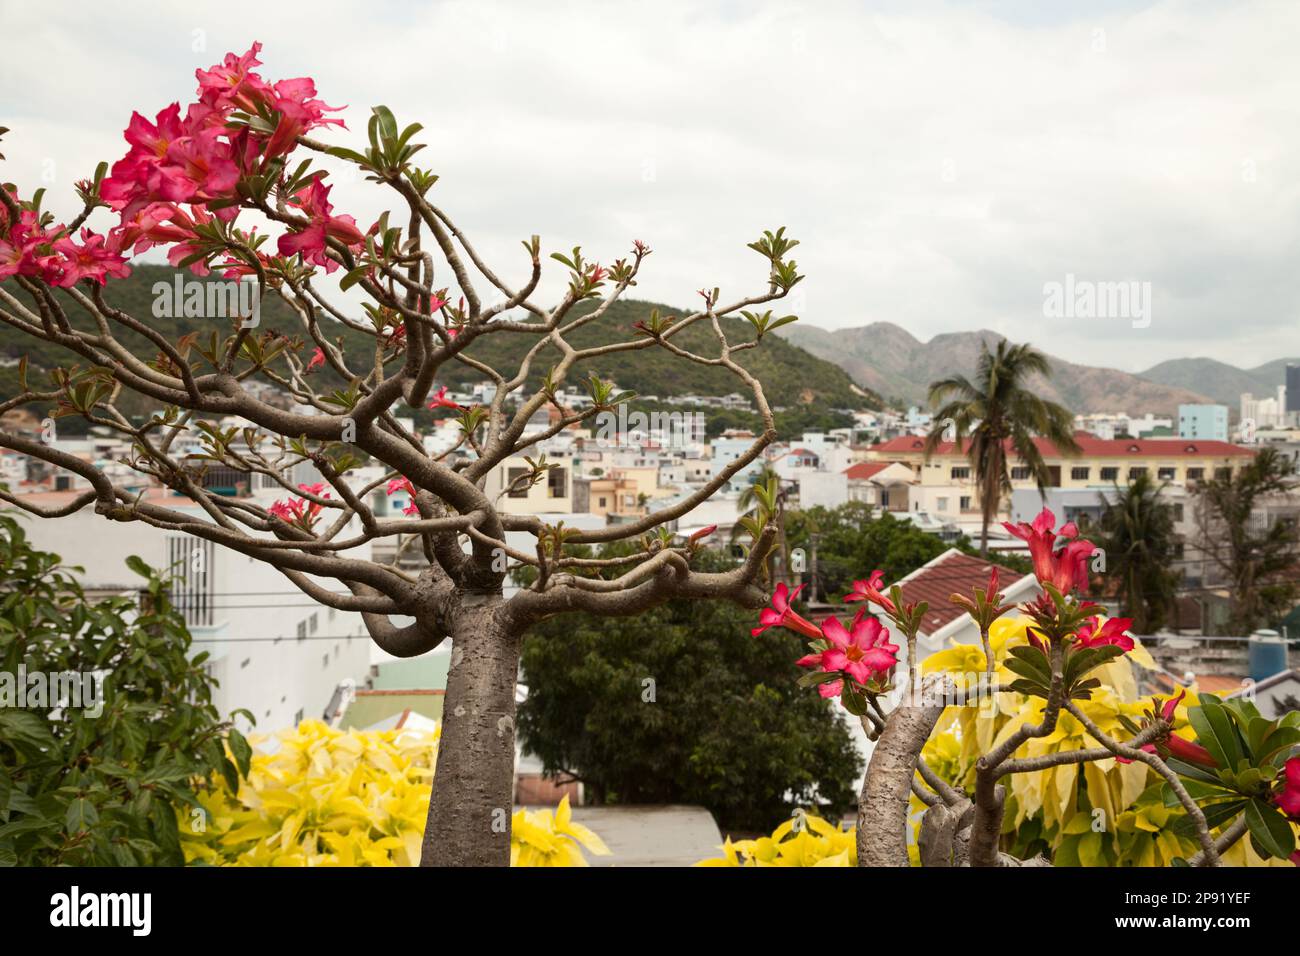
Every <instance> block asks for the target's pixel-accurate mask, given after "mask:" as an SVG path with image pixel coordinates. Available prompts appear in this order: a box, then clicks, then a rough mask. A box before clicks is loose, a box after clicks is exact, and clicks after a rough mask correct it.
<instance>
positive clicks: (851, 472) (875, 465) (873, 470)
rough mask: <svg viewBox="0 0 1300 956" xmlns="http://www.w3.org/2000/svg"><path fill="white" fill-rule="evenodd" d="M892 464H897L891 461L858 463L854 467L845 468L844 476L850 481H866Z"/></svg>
mask: <svg viewBox="0 0 1300 956" xmlns="http://www.w3.org/2000/svg"><path fill="white" fill-rule="evenodd" d="M893 464H897V463H896V462H892V461H860V462H858V463H857V464H856V465H850V466H849V467H848V468H845V469H844V474H846V475H848V477H849V480H850V481H866V480H867V479H868V478H870V477H871V476H872V475H876V474H879V473H880V472H882V471H884V470H885V469H886V468H888V467H889V466H890V465H893Z"/></svg>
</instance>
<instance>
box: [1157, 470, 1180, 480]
mask: <svg viewBox="0 0 1300 956" xmlns="http://www.w3.org/2000/svg"><path fill="white" fill-rule="evenodd" d="M1177 474H1178V469H1177V468H1158V469H1156V477H1157V478H1159V479H1160V480H1161V481H1173V480H1174V478H1175V476H1177Z"/></svg>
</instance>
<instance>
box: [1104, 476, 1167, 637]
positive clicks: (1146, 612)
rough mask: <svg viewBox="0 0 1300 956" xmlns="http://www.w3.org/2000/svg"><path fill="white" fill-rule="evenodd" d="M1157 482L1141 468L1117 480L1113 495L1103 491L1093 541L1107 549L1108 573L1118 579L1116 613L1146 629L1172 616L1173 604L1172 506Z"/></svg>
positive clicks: (1136, 628)
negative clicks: (1109, 496)
mask: <svg viewBox="0 0 1300 956" xmlns="http://www.w3.org/2000/svg"><path fill="white" fill-rule="evenodd" d="M1166 487H1167V483H1166V484H1159V485H1157V484H1156V483H1155V481H1154V479H1152V478H1151V476H1150V475H1149V474H1147V473H1146V472H1139V473H1138V475H1137V477H1135V478H1134V479H1133V480H1132V481H1130V482H1129V484H1128V487H1127V488H1120V487H1118V486H1116V493H1115V495H1114V500H1113V501H1109V502H1108V501H1107V500H1106V498H1105V496H1104V495H1103V496H1102V497H1101V503H1102V506H1103V508H1104V509H1105V510H1104V511H1103V512H1102V514H1101V522H1100V529H1099V530H1100V532H1101V533H1100V535H1098V538H1099V540H1098V541H1097V543H1098V544H1099V545H1100V546H1101V548H1102V550H1103V551H1104V552H1105V555H1106V576H1107V578H1108V579H1109V580H1113V581H1117V582H1118V584H1119V606H1120V614H1122V615H1123V616H1125V617H1131V618H1132V619H1133V630H1134V632H1135V633H1138V634H1150V633H1151V632H1152V631H1154V630H1156V629H1157V628H1159V627H1160V626H1161V625H1162V624H1164V623H1165V621H1166V620H1167V619H1168V618H1169V617H1170V615H1171V613H1172V611H1173V607H1174V588H1175V586H1176V584H1177V582H1178V575H1177V573H1176V572H1174V571H1171V570H1170V569H1169V566H1170V564H1171V563H1172V562H1173V560H1174V544H1175V541H1174V509H1173V507H1172V506H1171V505H1170V504H1169V503H1168V502H1166V501H1164V500H1163V499H1162V497H1161V493H1162V492H1163V491H1164V489H1165V488H1166Z"/></svg>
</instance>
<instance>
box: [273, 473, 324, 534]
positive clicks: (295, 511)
mask: <svg viewBox="0 0 1300 956" xmlns="http://www.w3.org/2000/svg"><path fill="white" fill-rule="evenodd" d="M298 490H299V491H305V492H306V493H307V494H309V495H315V496H316V497H318V498H328V497H329V492H327V491H325V483H324V482H321V481H318V482H316V484H314V485H299V486H298ZM322 507H323V506H322V505H320V504H317V503H316V502H314V501H308V500H307V499H306V498H290V499H289V500H288V501H276V502H275V503H274V504H273V505H271V507H270V508H269V509H268V510H269V511H270V512H271V514H273V515H274V516H275V517H277V518H279V519H280V520H281V521H285V522H288V523H289V524H296V525H298V526H299V527H300V528H303V529H305V530H308V531H310V530H311V528H312V525H314V524H315V523H316V517H317V516H318V515H319V514H320V512H321V508H322Z"/></svg>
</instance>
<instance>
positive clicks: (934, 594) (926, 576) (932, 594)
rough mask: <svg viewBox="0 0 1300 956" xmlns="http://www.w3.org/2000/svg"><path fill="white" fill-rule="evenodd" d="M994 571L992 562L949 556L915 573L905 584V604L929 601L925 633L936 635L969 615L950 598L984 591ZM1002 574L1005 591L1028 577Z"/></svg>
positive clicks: (923, 625) (957, 554) (955, 554)
mask: <svg viewBox="0 0 1300 956" xmlns="http://www.w3.org/2000/svg"><path fill="white" fill-rule="evenodd" d="M992 567H993V565H992V564H990V563H989V562H988V561H984V560H982V559H981V558H976V557H972V556H970V555H969V554H962V553H961V552H960V551H949V552H946V553H945V554H942V555H940V556H939V557H938V558H936V559H935V560H934V562H933V563H932V564H930V565H929V566H928V567H924V568H921V569H920V570H918V571H914V572H912V576H911V577H910V578H908V579H907V580H906V581H903V582H901V584H902V587H903V600H905V601H908V602H914V601H925V602H926V603H927V604H929V605H930V608H929V610H927V611H926V612H925V617H924V618H923V619H922V622H921V630H922V631H923V632H924V633H926V634H933V633H934V632H935V631H937V630H939V628H941V627H944V626H945V625H947V624H950V623H952V622H953V621H955V620H957V618H959V617H961V616H962V615H963V614H965V613H966V612H965V610H963V609H962V608H960V607H958V606H957V605H956V604H953V603H952V602H950V601H949V600H948V598H949V596H950V595H952V594H953V593H957V594H960V593H962V592H969V591H970V589H971V588H974V587H984V586H985V585H986V584H988V582H989V569H990V568H992ZM999 574H1000V575H1001V580H1002V584H1001V588H1002V590H1006V588H1007V587H1009V586H1010V585H1011V584H1013V583H1014V582H1016V581H1019V580H1020V579H1021V578H1022V577H1024V575H1020V574H1017V573H1016V572H1014V571H1008V570H1007V569H1006V568H1002V569H1000V571H999Z"/></svg>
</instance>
